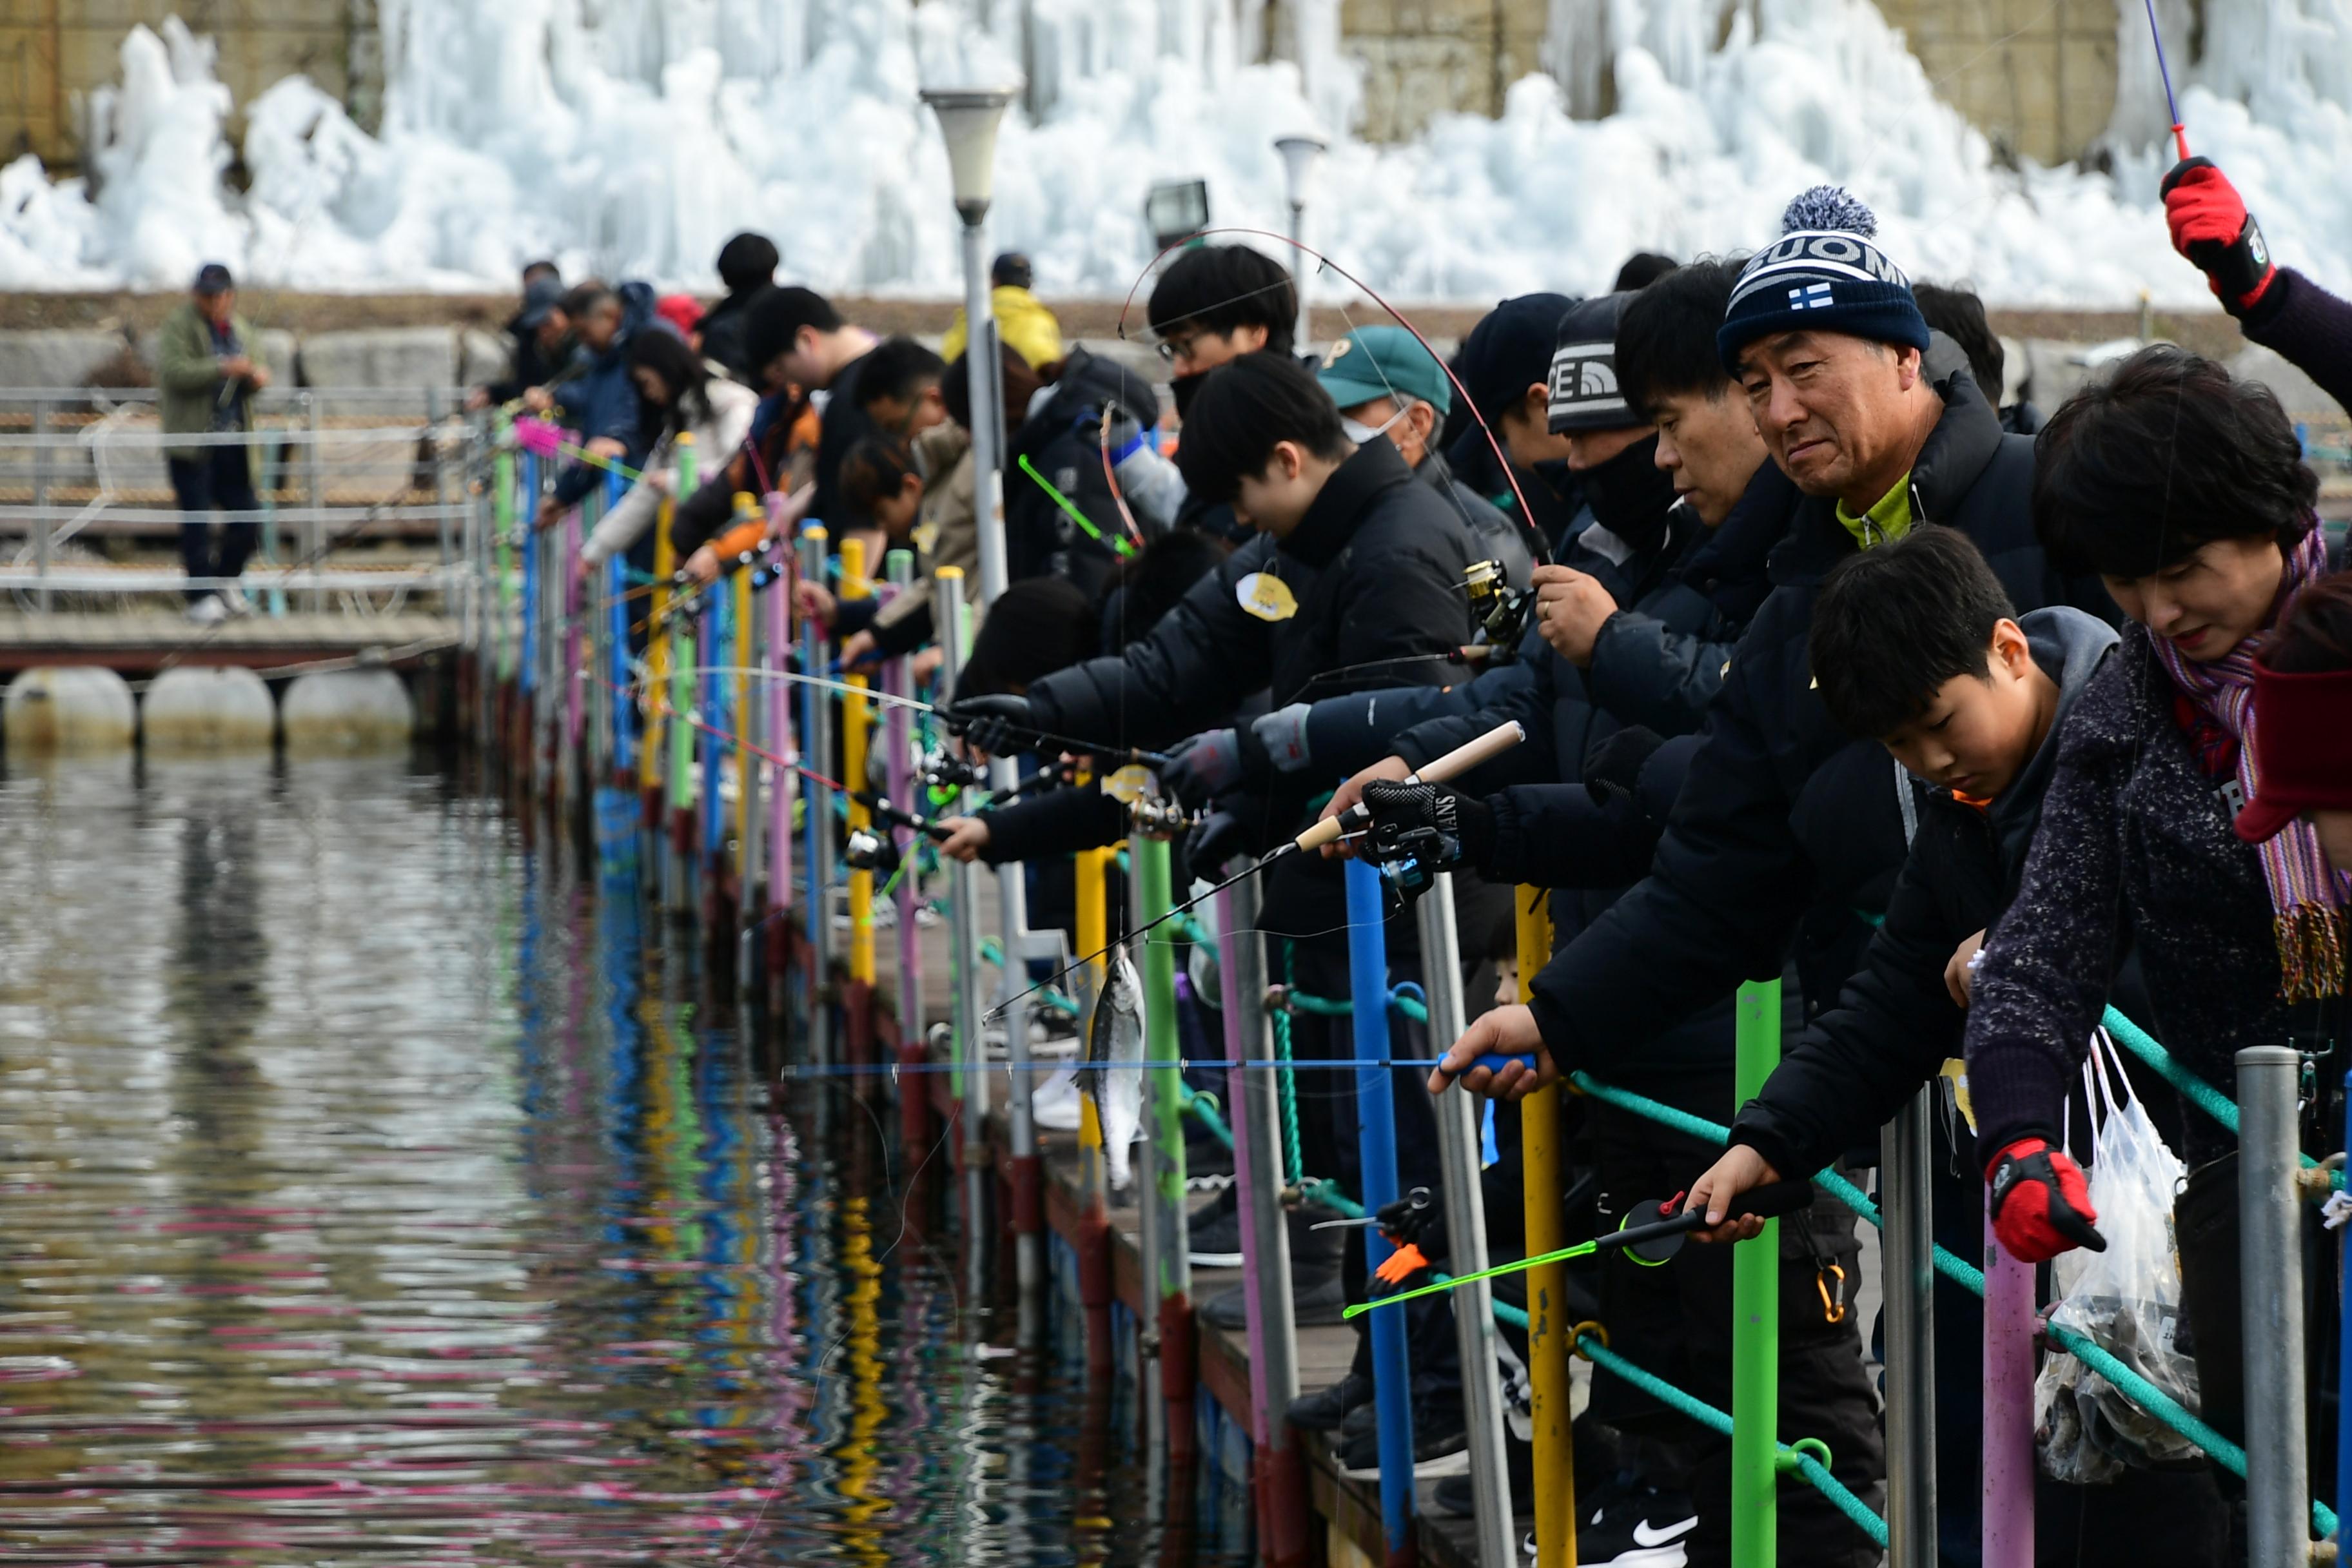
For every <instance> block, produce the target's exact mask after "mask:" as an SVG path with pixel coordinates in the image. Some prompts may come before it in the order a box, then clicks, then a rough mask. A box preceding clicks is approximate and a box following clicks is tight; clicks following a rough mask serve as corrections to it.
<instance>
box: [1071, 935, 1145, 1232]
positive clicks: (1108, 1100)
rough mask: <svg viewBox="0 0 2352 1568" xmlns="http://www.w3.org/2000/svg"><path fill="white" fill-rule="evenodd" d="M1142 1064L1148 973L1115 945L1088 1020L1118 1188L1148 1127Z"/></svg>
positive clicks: (1095, 1094) (1089, 1083) (1101, 1116)
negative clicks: (1139, 1136)
mask: <svg viewBox="0 0 2352 1568" xmlns="http://www.w3.org/2000/svg"><path fill="white" fill-rule="evenodd" d="M1142 1065H1143V977H1142V976H1141V975H1139V974H1138V973H1136V972H1135V965H1134V963H1132V962H1131V961H1129V958H1128V956H1127V950H1126V949H1125V948H1123V947H1122V948H1114V949H1113V950H1112V951H1111V954H1110V961H1109V963H1108V969H1107V971H1106V973H1104V975H1103V984H1102V991H1101V994H1098V995H1097V997H1096V998H1095V1011H1094V1016H1093V1017H1091V1018H1089V1019H1087V1068H1088V1070H1087V1073H1086V1075H1085V1077H1086V1092H1087V1094H1088V1095H1089V1096H1091V1097H1092V1098H1093V1100H1094V1102H1095V1120H1096V1121H1097V1124H1098V1125H1099V1126H1100V1127H1101V1128H1102V1138H1103V1154H1104V1156H1105V1158H1106V1159H1108V1162H1109V1164H1110V1184H1111V1185H1112V1186H1113V1187H1114V1188H1123V1187H1125V1186H1127V1185H1128V1184H1129V1182H1130V1181H1131V1180H1132V1179H1133V1175H1132V1171H1131V1168H1130V1165H1129V1157H1128V1156H1129V1149H1130V1148H1131V1146H1132V1145H1133V1144H1134V1142H1135V1138H1136V1134H1137V1133H1138V1132H1139V1131H1141V1130H1142V1127H1143V1070H1142Z"/></svg>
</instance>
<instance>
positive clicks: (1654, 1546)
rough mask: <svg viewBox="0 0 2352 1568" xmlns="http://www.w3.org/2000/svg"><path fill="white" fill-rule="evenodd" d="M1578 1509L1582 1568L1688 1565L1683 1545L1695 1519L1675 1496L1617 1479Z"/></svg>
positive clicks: (1578, 1549) (1581, 1502) (1683, 1500)
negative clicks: (1580, 1515) (1581, 1514)
mask: <svg viewBox="0 0 2352 1568" xmlns="http://www.w3.org/2000/svg"><path fill="white" fill-rule="evenodd" d="M1578 1506H1579V1509H1580V1511H1581V1512H1582V1513H1583V1515H1584V1517H1583V1518H1582V1519H1581V1520H1580V1521H1578V1523H1577V1526H1576V1561H1577V1562H1578V1563H1580V1564H1581V1565H1584V1568H1683V1565H1684V1563H1685V1562H1687V1561H1688V1553H1686V1552H1685V1551H1684V1549H1683V1548H1684V1543H1685V1541H1687V1540H1688V1538H1689V1536H1690V1533H1691V1531H1695V1530H1696V1529H1697V1528H1698V1514H1697V1512H1696V1510H1694V1509H1693V1508H1692V1507H1691V1505H1690V1500H1689V1499H1688V1498H1686V1497H1684V1496H1683V1495H1682V1494H1681V1493H1679V1492H1664V1491H1660V1490H1659V1489H1657V1488H1655V1487H1649V1486H1643V1485H1642V1484H1641V1483H1640V1482H1638V1481H1628V1480H1622V1479H1621V1480H1614V1481H1610V1482H1606V1483H1604V1484H1603V1485H1602V1486H1601V1488H1600V1489H1598V1490H1597V1491H1596V1492H1595V1493H1594V1494H1593V1496H1592V1497H1591V1500H1589V1501H1588V1500H1584V1499H1579V1500H1578ZM1533 1539H1534V1538H1533V1537H1532V1536H1531V1537H1529V1540H1530V1541H1532V1540H1533ZM1530 1550H1532V1548H1531V1549H1530Z"/></svg>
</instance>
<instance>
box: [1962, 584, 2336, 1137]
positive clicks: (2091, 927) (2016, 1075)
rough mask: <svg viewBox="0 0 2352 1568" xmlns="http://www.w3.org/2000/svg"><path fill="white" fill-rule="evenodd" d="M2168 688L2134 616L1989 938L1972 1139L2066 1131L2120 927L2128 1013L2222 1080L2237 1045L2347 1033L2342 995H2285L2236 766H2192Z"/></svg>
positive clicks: (2211, 1131) (2191, 1132) (2062, 748)
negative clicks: (2243, 831) (2231, 800)
mask: <svg viewBox="0 0 2352 1568" xmlns="http://www.w3.org/2000/svg"><path fill="white" fill-rule="evenodd" d="M2174 691H2175V688H2174V687H2173V684H2172V680H2171V678H2170V677H2169V676H2168V675H2167V674H2166V673H2165V670H2164V667H2163V666H2162V665H2161V664H2159V663H2158V661H2157V659H2156V658H2155V655H2154V653H2153V651H2152V649H2151V648H2150V647H2149V644H2148V638H2147V633H2146V632H2145V631H2144V630H2142V629H2141V628H2140V627H2138V626H2126V628H2125V629H2124V636H2123V646H2122V647H2121V648H2120V649H2118V650H2117V652H2116V657H2114V658H2110V659H2108V660H2107V662H2106V664H2105V667H2104V668H2101V669H2100V671H2099V673H2098V675H2097V677H2096V678H2095V679H2094V680H2093V681H2092V683H2091V687H2090V689H2089V690H2087V691H2085V692H2084V694H2083V698H2082V700H2081V701H2080V702H2078V703H2077V704H2076V705H2075V707H2074V711H2073V712H2072V713H2071V714H2069V715H2068V716H2067V720H2066V724H2065V728H2064V731H2063V734H2062V735H2061V736H2060V744H2059V750H2058V763H2057V770H2056V773H2055V776H2054V777H2053V779H2052V780H2051V783H2050V788H2049V794H2048V795H2047V797H2046V798H2045V800H2044V801H2043V803H2042V826H2041V833H2040V835H2039V837H2036V838H2035V840H2034V842H2033V848H2032V854H2031V855H2029V856H2028V857H2027V859H2026V864H2025V877H2024V881H2023V884H2022V885H2021V887H2020V888H2019V889H2018V894H2017V900H2016V902H2015V903H2014V904H2013V905H2011V908H2010V910H2009V913H2008V914H2007V915H2005V916H2004V917H2003V918H2002V920H2001V922H2000V926H1999V927H1997V928H1996V929H1995V930H1994V931H1993V934H1992V935H1991V936H1990V938H1989V939H1987V941H1986V943H1985V956H1984V963H1983V964H1982V966H1981V967H1980V968H1979V970H1978V972H1977V978H1976V986H1975V993H1974V1002H1973V1005H1971V1006H1970V1007H1969V1027H1968V1064H1969V1093H1970V1095H1971V1097H1972V1098H1973V1099H1974V1100H1975V1102H1976V1113H1977V1129H1978V1145H1979V1148H1982V1149H1986V1150H1994V1149H2000V1148H2003V1147H2005V1146H2007V1145H2008V1144H2009V1143H2011V1142H2013V1141H2015V1140H2016V1139H2019V1138H2023V1137H2029V1136H2038V1137H2042V1138H2046V1139H2049V1140H2050V1141H2052V1142H2056V1141H2057V1139H2058V1135H2059V1131H2060V1129H2059V1125H2058V1123H2059V1120H2060V1114H2059V1111H2060V1106H2061V1104H2062V1102H2063V1100H2064V1099H2065V1097H2066V1094H2067V1091H2068V1089H2070V1088H2075V1087H2078V1085H2079V1079H2078V1078H2077V1076H2076V1074H2077V1071H2078V1069H2079V1068H2081V1065H2082V1062H2083V1058H2084V1053H2085V1051H2086V1050H2087V1048H2088V1047H2089V1042H2090V1037H2091V1031H2092V1029H2093V1028H2094V1027H2095V1026H2096V1025H2097V1024H2098V1022H2099V1017H2100V1015H2101V1013H2102V1012H2103V1011H2104V1009H2105V1004H2106V1001H2107V995H2108V990H2109V985H2110V977H2111V976H2112V975H2113V973H2115V969H2116V954H2117V952H2119V951H2120V950H2121V949H2122V947H2123V945H2124V943H2125V942H2126V941H2128V942H2130V943H2131V944H2132V945H2133V946H2135V947H2136V948H2137V952H2138V954H2139V959H2140V965H2139V967H2140V973H2141V978H2142V980H2143V982H2144V983H2145V984H2146V987H2147V1009H2148V1012H2149V1013H2150V1015H2151V1016H2148V1017H2146V1018H2137V1019H2135V1020H2134V1021H2135V1022H2137V1023H2139V1024H2141V1025H2143V1026H2146V1027H2147V1030H2148V1031H2149V1032H2150V1033H2151V1034H2153V1035H2154V1036H2155V1037H2157V1038H2158V1040H2160V1041H2162V1042H2163V1044H2164V1046H2165V1047H2166V1049H2168V1051H2170V1052H2171V1053H2172V1056H2173V1058H2174V1059H2176V1060H2177V1061H2179V1063H2180V1064H2181V1065H2182V1066H2183V1067H2185V1068H2189V1070H2190V1071H2191V1072H2194V1073H2196V1074H2197V1075H2198V1076H2199V1077H2200V1078H2202V1079H2205V1081H2206V1082H2208V1083H2210V1084H2214V1085H2217V1086H2219V1087H2221V1089H2222V1090H2223V1092H2225V1093H2226V1092H2228V1091H2229V1089H2230V1088H2231V1085H2232V1084H2233V1083H2234V1082H2235V1081H2236V1056H2237V1053H2238V1051H2239V1050H2240V1049H2242V1047H2247V1046H2280V1045H2293V1046H2295V1047H2298V1048H2300V1049H2303V1050H2305V1051H2313V1052H2323V1053H2324V1052H2326V1051H2328V1050H2330V1049H2334V1048H2339V1047H2341V1045H2342V1043H2343V1040H2344V1037H2345V1033H2346V1013H2347V1009H2346V1007H2345V1005H2344V999H2343V998H2341V997H2336V998H2331V999H2328V1000H2326V1001H2324V1002H2301V1003H2294V1004H2292V1005H2291V1004H2289V1003H2286V1002H2284V1001H2282V1000H2281V999H2280V996H2279V989H2280V975H2279V956H2278V943H2277V940H2276V938H2275V936H2274V935H2273V926H2272V919H2273V916H2272V910H2271V900H2270V891H2269V888H2268V886H2267V884H2266V883H2265V882H2264V881H2263V866H2262V858H2261V856H2260V854H2259V853H2258V852H2257V851H2256V850H2255V848H2254V847H2253V846H2252V845H2251V844H2247V843H2245V842H2243V841H2242V840H2241V839H2240V838H2239V837H2238V836H2237V834H2236V831H2235V830H2234V827H2233V826H2232V822H2233V815H2234V814H2233V813H2232V812H2231V809H2230V806H2229V805H2228V803H2227V801H2226V800H2225V799H2224V788H2225V784H2226V783H2227V782H2228V781H2223V780H2217V779H2215V778H2212V777H2210V776H2209V775H2208V774H2206V773H2204V772H2203V771H2202V770H2201V769H2200V768H2199V766H2198V764H2197V760H2196V757H2195V756H2194V754H2193V753H2192V752H2191V751H2190V748H2189V738H2188V736H2187V735H2186V734H2185V733H2183V732H2182V731H2181V728H2180V725H2179V721H2177V719H2176V718H2175V716H2174V711H2173V699H2174ZM2341 1068H2342V1064H2341V1062H2340V1061H2339V1062H2338V1063H2336V1065H2335V1068H2334V1069H2333V1070H2335V1071H2336V1072H2339V1073H2340V1071H2341ZM2320 1079H2321V1081H2322V1082H2323V1083H2325V1082H2326V1081H2327V1080H2328V1070H2326V1069H2324V1070H2323V1071H2322V1072H2321V1074H2320ZM2339 1126H2340V1124H2339ZM2184 1132H2185V1135H2186V1147H2184V1148H2183V1149H2182V1150H2181V1153H2182V1154H2183V1156H2184V1157H2185V1158H2186V1159H2187V1160H2188V1161H2189V1163H2191V1164H2192V1165H2193V1164H2197V1163H2201V1162H2203V1161H2207V1160H2211V1159H2215V1158H2218V1157H2219V1156H2221V1155H2222V1154H2225V1153H2227V1152H2230V1151H2231V1149H2233V1148H2235V1147H2236V1143H2235V1141H2234V1140H2233V1139H2231V1136H2230V1134H2229V1132H2228V1131H2227V1130H2225V1129H2224V1128H2222V1127H2221V1125H2220V1124H2219V1123H2218V1122H2215V1121H2212V1120H2211V1119H2210V1118H2208V1117H2203V1116H2192V1117H2189V1118H2188V1119H2187V1121H2186V1123H2185V1126H2184Z"/></svg>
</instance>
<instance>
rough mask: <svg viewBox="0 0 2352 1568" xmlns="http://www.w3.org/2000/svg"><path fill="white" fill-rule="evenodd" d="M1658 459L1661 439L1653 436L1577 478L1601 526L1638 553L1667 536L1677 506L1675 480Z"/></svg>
mask: <svg viewBox="0 0 2352 1568" xmlns="http://www.w3.org/2000/svg"><path fill="white" fill-rule="evenodd" d="M1657 455H1658V438H1657V437H1655V436H1651V437H1646V438H1645V439H1643V440H1640V441H1636V442H1634V443H1633V445H1632V446H1630V447H1626V448H1625V449H1624V450H1623V451H1622V452H1620V453H1618V454H1617V455H1616V456H1615V457H1613V458H1610V459H1609V460H1608V461H1607V462H1605V463H1602V464H1601V465H1599V466H1598V467H1595V468H1586V469H1585V470H1584V471H1583V472H1581V473H1580V474H1578V475H1577V476H1576V477H1577V479H1579V480H1580V481H1581V482H1582V484H1583V487H1584V504H1585V505H1587V506H1589V507H1591V509H1592V515H1593V517H1594V518H1595V519H1596V520H1598V521H1599V522H1600V523H1601V527H1603V528H1605V529H1607V530H1608V531H1610V532H1612V533H1613V534H1615V535H1616V536H1617V537H1618V538H1620V539H1622V540H1624V541H1626V542H1628V543H1630V544H1632V545H1633V546H1634V548H1636V549H1646V548H1648V546H1649V545H1650V544H1652V543H1654V542H1655V541H1656V539H1657V538H1658V537H1660V536H1661V535H1662V534H1663V533H1664V529H1665V524H1666V512H1667V510H1668V509H1669V508H1671V507H1672V506H1673V505H1674V504H1675V481H1674V477H1673V476H1672V475H1670V474H1668V473H1667V472H1666V471H1665V470H1664V469H1663V468H1659V467H1658V465H1657V460H1656V459H1657Z"/></svg>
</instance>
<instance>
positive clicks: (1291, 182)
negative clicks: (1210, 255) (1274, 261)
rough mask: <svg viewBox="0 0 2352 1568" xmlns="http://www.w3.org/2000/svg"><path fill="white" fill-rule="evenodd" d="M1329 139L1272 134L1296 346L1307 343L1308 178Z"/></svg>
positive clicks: (1325, 148)
mask: <svg viewBox="0 0 2352 1568" xmlns="http://www.w3.org/2000/svg"><path fill="white" fill-rule="evenodd" d="M1329 146H1330V143H1329V142H1326V141H1324V140H1323V138H1321V137H1320V136H1314V135H1309V134H1307V132H1299V133H1298V134H1297V135H1294V136H1277V137H1276V138H1275V142H1274V150H1275V151H1276V152H1277V153H1281V154H1282V179H1283V184H1285V185H1286V186H1287V187H1288V188H1289V192H1290V273H1291V278H1292V280H1293V286H1294V287H1295V288H1297V290H1298V333H1297V336H1298V346H1299V348H1301V349H1302V350H1303V349H1305V348H1306V347H1307V324H1308V322H1307V252H1305V251H1304V250H1301V249H1300V248H1299V247H1300V245H1302V244H1303V243H1305V241H1306V238H1307V180H1308V179H1309V178H1310V177H1311V176H1312V175H1313V174H1314V173H1315V164H1316V163H1317V161H1318V159H1320V158H1321V157H1322V156H1323V154H1324V153H1325V151H1326V150H1327V149H1328V147H1329Z"/></svg>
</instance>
